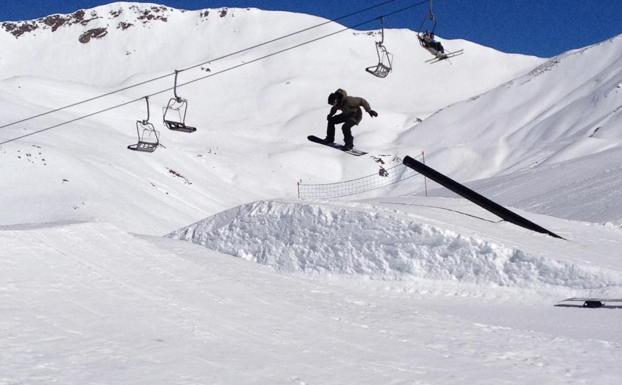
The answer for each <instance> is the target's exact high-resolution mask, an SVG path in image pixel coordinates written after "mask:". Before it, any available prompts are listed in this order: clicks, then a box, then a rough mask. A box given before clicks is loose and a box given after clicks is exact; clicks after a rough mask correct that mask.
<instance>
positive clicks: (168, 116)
mask: <svg viewBox="0 0 622 385" xmlns="http://www.w3.org/2000/svg"><path fill="white" fill-rule="evenodd" d="M178 74H179V71H177V70H175V86H174V88H173V93H174V95H175V96H174V97H173V98H171V99H170V100H169V101H168V104H167V105H166V109H165V110H164V115H163V117H162V119H163V121H164V125H165V126H166V127H167V128H168V129H169V130H173V131H181V132H188V133H190V132H195V131H196V130H197V129H196V127H190V126H187V125H186V113H187V111H188V100H186V99H183V98H181V97H179V96H178V95H177V75H178Z"/></svg>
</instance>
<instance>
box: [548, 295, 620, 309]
mask: <svg viewBox="0 0 622 385" xmlns="http://www.w3.org/2000/svg"><path fill="white" fill-rule="evenodd" d="M574 302H578V304H576V303H574ZM611 302H621V303H622V298H589V297H586V298H577V297H573V298H566V299H564V300H561V301H559V303H557V304H555V306H557V307H584V308H588V309H597V308H601V307H603V308H608V309H622V304H621V305H608V303H611Z"/></svg>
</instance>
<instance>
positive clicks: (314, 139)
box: [307, 135, 367, 156]
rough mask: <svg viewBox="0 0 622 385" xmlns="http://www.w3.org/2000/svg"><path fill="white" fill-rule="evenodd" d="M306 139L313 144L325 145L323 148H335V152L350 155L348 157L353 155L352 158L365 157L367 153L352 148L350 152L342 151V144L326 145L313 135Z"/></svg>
mask: <svg viewBox="0 0 622 385" xmlns="http://www.w3.org/2000/svg"><path fill="white" fill-rule="evenodd" d="M307 139H309V140H310V141H312V142H314V143H319V144H323V145H325V146H328V147H332V148H335V149H337V150H341V151H343V152H345V153H348V154H350V155H354V156H361V155H365V154H367V152H365V151H361V150H358V149H356V148H353V149H351V150H344V149H343V145H342V144H337V143H328V142H325V141H324V139H322V138H318V137H317V136H315V135H309V136H307Z"/></svg>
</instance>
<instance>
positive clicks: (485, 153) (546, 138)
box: [400, 36, 622, 180]
mask: <svg viewBox="0 0 622 385" xmlns="http://www.w3.org/2000/svg"><path fill="white" fill-rule="evenodd" d="M620 62H622V36H618V37H616V38H613V39H610V40H608V41H605V42H602V43H600V44H596V45H594V46H591V47H586V48H584V49H580V50H575V51H570V52H568V53H565V54H562V55H560V56H557V57H554V58H552V59H550V60H548V61H546V62H545V63H543V64H541V65H540V66H538V67H536V68H534V69H533V70H532V71H530V72H529V73H527V74H525V75H523V76H521V77H518V78H517V79H515V80H513V81H511V82H507V83H505V84H503V85H501V86H499V87H497V88H495V89H494V90H491V91H489V92H486V93H484V94H483V95H479V96H478V97H474V98H471V99H469V100H465V101H462V102H460V103H457V104H455V105H452V106H450V107H448V108H446V109H444V110H443V111H441V112H439V113H437V114H435V115H434V116H432V117H430V118H429V119H427V120H426V121H425V122H424V123H423V124H421V125H419V126H418V127H417V128H416V129H414V130H410V131H409V132H407V133H405V134H404V135H403V137H402V138H401V140H400V143H401V144H403V145H406V144H412V145H414V144H415V143H416V144H417V145H419V146H421V147H425V148H430V147H431V148H433V150H431V151H430V154H429V156H428V158H429V159H430V161H431V162H432V163H436V164H438V165H439V166H440V169H441V170H442V171H444V172H449V173H451V174H452V175H454V176H456V177H459V178H460V179H476V178H481V177H490V176H494V175H498V174H508V173H511V172H513V171H519V170H523V169H526V168H529V167H536V166H538V165H541V164H543V163H544V164H547V163H549V164H550V163H555V162H559V161H563V160H570V159H577V158H581V157H584V156H588V155H591V154H594V153H598V152H602V151H605V150H608V149H611V148H619V147H620V139H621V135H620V133H619V130H618V127H619V126H620V124H621V123H622V68H621V67H620V65H619V64H620ZM464 162H468V165H469V167H464ZM588 177H590V175H585V174H580V175H575V178H577V179H579V180H581V179H582V178H588Z"/></svg>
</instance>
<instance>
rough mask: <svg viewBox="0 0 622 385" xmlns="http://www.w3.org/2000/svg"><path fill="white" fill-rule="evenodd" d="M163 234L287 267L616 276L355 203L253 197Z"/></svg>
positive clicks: (531, 277) (479, 278)
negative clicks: (255, 199)
mask: <svg viewBox="0 0 622 385" xmlns="http://www.w3.org/2000/svg"><path fill="white" fill-rule="evenodd" d="M168 236H169V237H171V238H176V239H183V240H189V241H192V242H194V243H197V244H201V245H203V246H205V247H207V248H209V249H213V250H218V251H220V252H223V253H226V254H230V255H235V256H238V257H242V258H244V259H247V260H251V261H255V262H258V263H261V264H266V265H270V266H272V267H274V268H275V269H277V270H281V271H288V272H312V273H336V274H360V275H365V276H369V277H375V278H383V279H405V278H409V277H416V278H426V279H439V280H457V281H464V282H472V283H479V284H492V285H499V286H523V287H530V286H541V285H547V286H548V285H551V286H566V287H571V288H576V289H586V288H600V287H605V286H610V285H615V284H616V282H618V283H622V281H620V279H619V278H617V279H616V278H614V275H610V274H609V273H607V272H606V271H603V270H597V269H593V268H589V267H583V266H578V265H576V264H571V263H567V262H562V261H556V260H552V259H548V258H544V257H540V256H537V255H530V254H528V253H526V252H524V251H521V250H520V249H517V248H512V247H507V246H504V245H503V244H500V243H494V242H490V241H486V240H483V239H477V238H474V237H471V236H464V235H462V234H460V233H457V232H455V231H450V230H447V229H443V228H442V227H438V226H433V225H430V224H426V223H421V222H417V221H415V220H413V218H409V217H406V216H401V215H400V214H399V213H395V212H388V211H383V210H378V211H370V210H365V209H363V210H358V209H357V208H356V206H355V207H334V206H328V205H322V204H311V203H299V202H288V201H259V202H255V203H252V204H247V205H243V206H239V207H237V208H234V209H231V210H228V211H225V212H223V213H221V214H218V215H215V216H213V217H211V218H208V219H206V220H204V221H201V222H198V223H195V224H193V225H191V226H188V227H186V228H183V229H180V230H178V231H176V232H174V233H171V234H169V235H168Z"/></svg>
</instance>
